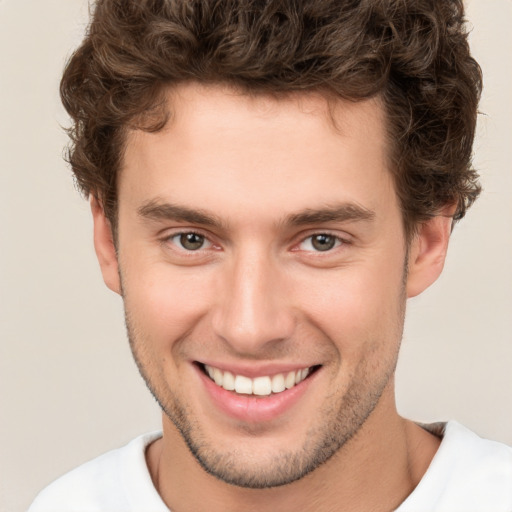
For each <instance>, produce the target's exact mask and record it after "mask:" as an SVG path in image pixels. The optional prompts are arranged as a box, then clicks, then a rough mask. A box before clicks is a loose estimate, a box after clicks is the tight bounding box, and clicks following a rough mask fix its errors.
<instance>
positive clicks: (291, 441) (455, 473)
mask: <svg viewBox="0 0 512 512" xmlns="http://www.w3.org/2000/svg"><path fill="white" fill-rule="evenodd" d="M463 16H464V13H463V8H462V5H461V3H460V2H457V1H451V2H448V1H446V0H443V1H441V0H439V1H438V2H421V1H411V2H396V1H392V0H389V1H384V0H383V1H379V2H376V1H373V2H370V1H368V2H367V1H361V2H337V1H334V0H331V1H329V0H316V1H314V0H310V1H302V2H281V1H270V2H263V1H255V0H254V1H249V0H248V1H240V0H239V1H234V0H233V1H231V0H224V1H222V2H220V1H213V0H202V1H193V0H176V1H168V0H167V1H165V0H160V1H157V0H146V1H137V2H136V1H128V0H124V1H123V0H103V1H99V2H97V4H96V6H95V10H94V15H93V19H92V23H91V26H90V28H89V32H88V34H87V37H86V38H85V40H84V42H83V43H82V45H81V47H80V48H79V49H78V50H77V52H76V53H75V54H74V56H73V57H72V58H71V60H70V62H69V63H68V66H67V68H66V71H65V73H64V77H63V81H62V85H61V93H62V98H63V102H64V105H65V106H66V108H67V110H68V112H69V113H70V115H71V117H72V118H73V121H74V125H73V128H72V130H71V131H70V134H71V137H72V146H71V149H70V154H69V158H70V162H71V165H72V167H73V171H74V172H75V176H76V179H77V182H78V184H79V185H80V187H81V189H82V190H83V192H84V193H85V194H86V195H87V196H90V197H91V208H92V213H93V219H94V241H95V247H96V252H97V255H98V260H99V263H100V266H101V270H102V273H103V277H104V280H105V283H106V284H107V286H108V287H109V288H111V289H112V290H114V291H115V292H117V293H119V294H120V295H121V296H122V297H123V300H124V305H125V312H126V324H127V329H128V335H129V340H130V345H131V348H132V351H133V354H134V357H135V360H136V362H137V364H138V367H139V369H140V372H141V374H142V376H143V377H144V379H145V380H146V383H147V385H148V387H149V389H150V390H151V392H152V393H153V395H154V396H155V398H156V399H157V401H158V403H159V404H160V406H161V408H162V411H163V416H162V417H163V435H161V436H160V435H149V436H142V437H140V438H138V439H136V440H134V441H133V442H132V443H130V444H129V445H128V446H127V447H125V448H123V449H120V450H116V451H113V452H110V453H108V454H106V455H104V456H102V457H100V458H99V459H96V460H94V461H92V462H90V463H87V464H86V465H84V466H81V467H80V468H78V469H76V470H75V471H73V472H71V473H69V474H68V475H65V476H64V477H62V478H61V479H60V480H58V481H57V482H55V483H54V484H52V485H51V486H50V487H49V488H47V489H46V490H45V491H43V492H42V493H41V494H40V496H39V497H38V498H37V499H36V501H35V502H34V504H33V506H32V508H31V509H30V510H31V511H32V512H37V511H50V510H51V511H60V510H62V511H64V510H66V511H73V510H80V511H83V510H87V511H89V510H90V511H92V510H95V511H96V510H105V511H117V510H119V511H121V510H122V511H132V510H133V511H165V510H169V509H170V510H172V511H175V512H181V511H202V510H208V511H217V510H218V511H239V510H258V511H266V510H269V511H270V510H272V511H275V510H279V511H291V510H296V509H300V510H307V511H333V510H354V511H356V510H361V511H368V510H382V511H390V510H399V511H400V512H406V511H422V510H425V511H427V510H428V511H431V510H442V511H454V510H478V511H501V510H503V511H506V510H511V509H512V449H510V448H508V447H506V446H503V445H500V444H498V443H494V442H491V441H485V440H482V439H480V438H478V437H477V436H476V435H475V434H473V433H471V432H470V431H468V430H467V429H465V428H464V427H462V426H461V425H459V424H457V423H455V422H449V423H448V424H446V425H445V424H436V425H428V426H420V425H418V424H415V423H413V422H411V421H409V420H406V419H404V418H401V417H400V416H399V415H398V413H397V411H396V407H395V400H394V371H395V366H396V361H397V356H398V351H399V346H400V341H401V336H402V330H403V322H404V315H405V303H406V299H407V298H408V297H413V296H415V295H418V294H419V293H421V292H422V291H423V290H424V289H426V288H427V287H428V286H429V285H430V284H432V283H433V282H434V281H435V280H436V279H437V277H438V276H439V275H440V273H441V271H442V267H443V263H444V259H445V255H446V250H447V246H448V241H449V236H450V232H451V228H452V224H453V221H454V220H458V219H460V218H461V217H463V215H464V214H465V211H466V210H467V208H468V207H469V206H470V205H471V204H472V203H473V201H474V200H475V199H476V197H477V196H478V193H479V185H478V182H477V176H476V173H475V171H474V170H473V168H472V167H471V150H472V141H473V136H474V128H475V121H476V109H477V103H478V98H479V94H480V88H481V77H480V70H479V67H478V65H477V64H476V62H475V61H474V60H473V59H472V57H471V56H470V54H469V50H468V46H467V42H466V33H465V28H464V23H463V21H464V20H463Z"/></svg>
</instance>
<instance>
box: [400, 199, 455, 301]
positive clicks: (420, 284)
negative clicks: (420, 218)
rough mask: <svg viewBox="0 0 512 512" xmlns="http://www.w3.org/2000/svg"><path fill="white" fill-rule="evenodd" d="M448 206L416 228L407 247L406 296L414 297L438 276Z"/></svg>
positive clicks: (447, 236)
mask: <svg viewBox="0 0 512 512" xmlns="http://www.w3.org/2000/svg"><path fill="white" fill-rule="evenodd" d="M451 210H452V208H450V209H449V211H444V212H442V213H441V214H439V215H437V216H436V217H433V218H431V219H429V220H427V221H425V222H424V223H422V224H421V225H420V226H419V228H418V233H417V234H416V236H415V237H414V239H413V240H412V242H411V245H410V247H409V260H408V265H409V272H408V276H407V297H415V296H416V295H419V294H420V293H421V292H423V291H424V290H425V289H426V288H428V287H429V286H430V285H431V284H433V283H434V282H435V281H436V280H437V278H438V277H439V276H440V274H441V272H442V270H443V267H444V262H445V259H446V252H447V250H448V242H449V240H450V233H451V227H452V216H451V213H452V212H451Z"/></svg>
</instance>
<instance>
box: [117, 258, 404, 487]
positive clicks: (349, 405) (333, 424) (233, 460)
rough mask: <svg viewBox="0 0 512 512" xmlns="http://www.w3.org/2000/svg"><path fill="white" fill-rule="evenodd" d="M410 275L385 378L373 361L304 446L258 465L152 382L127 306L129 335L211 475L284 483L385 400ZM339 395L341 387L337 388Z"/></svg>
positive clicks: (240, 482) (253, 483) (156, 391)
mask: <svg viewBox="0 0 512 512" xmlns="http://www.w3.org/2000/svg"><path fill="white" fill-rule="evenodd" d="M406 261H407V260H406ZM406 276H407V268H406V267H405V269H404V279H403V287H402V290H401V294H400V295H401V297H400V304H399V312H398V315H397V326H396V327H397V336H398V340H397V342H396V353H395V354H394V355H393V357H391V358H390V360H389V361H388V363H387V366H386V368H385V371H384V372H382V374H380V378H379V380H378V381H375V380H374V379H375V375H373V370H372V369H370V368H369V365H368V364H366V365H363V366H362V367H360V368H359V371H358V372H357V374H356V375H355V376H354V378H353V379H352V381H351V383H350V385H349V386H348V388H347V389H346V392H345V393H344V394H343V396H342V397H341V399H338V402H337V404H335V405H334V407H333V405H332V401H330V400H327V401H326V404H325V406H324V408H323V409H322V410H320V411H319V413H318V417H319V418H321V420H320V421H318V422H317V424H316V425H315V426H314V427H311V428H310V430H309V431H308V433H307V435H306V436H305V440H304V442H303V443H302V445H301V446H299V447H297V448H296V449H295V450H289V451H285V450H282V451H279V452H277V453H273V454H272V458H271V460H264V461H263V462H261V463H254V459H253V458H251V460H247V459H248V457H247V454H246V453H241V452H240V451H239V450H237V449H233V450H231V451H226V450H223V451H220V450H219V449H216V446H215V440H210V439H207V437H206V436H205V435H204V432H203V429H202V427H201V425H200V422H199V421H197V418H194V413H193V412H192V411H191V410H190V409H189V407H188V406H187V405H186V404H184V403H183V402H182V401H181V400H180V398H179V396H178V395H177V394H176V393H172V392H171V390H169V389H168V388H166V389H160V388H159V386H157V384H156V383H155V382H153V381H152V379H151V378H150V376H149V372H148V371H147V365H146V364H145V362H144V359H145V358H144V354H143V353H144V352H145V350H144V348H143V347H144V343H147V340H142V339H141V338H143V336H138V334H139V333H137V329H135V328H134V326H133V325H132V323H131V320H130V315H129V312H128V311H127V310H126V309H125V320H126V328H127V333H128V339H129V342H130V347H131V350H132V354H133V357H134V359H135V362H136V364H137V367H138V369H139V372H140V374H141V376H142V378H143V379H144V381H145V383H146V385H147V387H148V389H149V390H150V392H151V394H152V395H153V397H154V398H155V400H156V401H157V402H158V404H159V405H160V408H161V409H162V411H163V412H164V413H165V414H166V416H167V417H168V418H169V419H170V420H171V422H172V423H173V424H174V426H175V427H176V429H177V430H178V432H179V433H180V434H181V436H182V438H183V440H184V442H185V443H186V445H187V447H188V449H189V450H190V453H191V454H192V455H193V457H194V458H195V459H196V461H197V462H198V463H199V464H200V466H201V467H202V468H203V469H204V470H205V471H206V472H207V473H209V474H211V475H213V476H214V477H216V478H218V479H219V480H221V481H223V482H225V483H228V484H231V485H235V486H238V487H243V488H248V489H265V488H271V487H278V486H283V485H287V484H290V483H292V482H294V481H296V480H300V479H301V478H303V477H305V476H306V475H308V474H309V473H311V472H313V471H314V470H315V469H317V468H318V467H320V466H321V465H322V464H324V463H325V462H327V461H328V460H329V459H330V458H331V457H333V456H334V455H335V454H336V453H338V452H339V451H340V450H341V449H342V448H343V447H344V446H345V445H346V444H347V443H348V442H349V441H350V440H351V439H352V438H354V437H355V436H356V434H357V433H358V432H359V431H360V429H361V427H362V426H363V425H364V424H365V422H366V420H367V419H368V418H369V416H370V415H371V413H372V412H373V411H374V409H375V407H376V406H377V404H378V403H379V400H380V398H381V396H382V394H383V393H384V390H385V389H386V387H387V386H388V384H389V383H390V380H391V379H392V378H393V376H394V373H395V368H396V363H397V360H398V349H399V346H400V340H401V338H402V332H403V325H404V318H405V301H406V298H405V282H406ZM125 304H126V302H125ZM388 341H390V340H388ZM334 394H336V391H334V392H333V395H334Z"/></svg>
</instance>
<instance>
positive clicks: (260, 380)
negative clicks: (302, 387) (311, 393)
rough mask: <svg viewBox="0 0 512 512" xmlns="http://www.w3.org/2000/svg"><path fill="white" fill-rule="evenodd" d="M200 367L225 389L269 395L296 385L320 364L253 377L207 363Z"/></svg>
mask: <svg viewBox="0 0 512 512" xmlns="http://www.w3.org/2000/svg"><path fill="white" fill-rule="evenodd" d="M200 367H201V369H202V370H203V372H204V373H205V374H206V375H207V376H208V377H209V378H210V379H211V380H212V381H213V382H215V384H216V385H217V386H219V387H221V388H223V389H225V390H226V391H234V392H235V393H237V394H241V395H256V396H270V395H273V394H278V393H282V392H283V391H286V390H288V389H291V388H293V387H295V386H297V385H298V384H300V383H301V382H302V381H303V380H305V379H307V378H308V377H309V376H311V375H312V374H313V373H314V372H315V371H317V370H318V369H319V368H320V365H316V366H310V367H307V368H300V369H297V370H293V371H290V372H285V373H277V374H275V375H264V376H260V377H255V378H253V379H251V378H250V377H246V376H245V375H235V374H233V373H231V372H229V371H224V370H221V369H219V368H215V367H214V366H210V365H207V364H200Z"/></svg>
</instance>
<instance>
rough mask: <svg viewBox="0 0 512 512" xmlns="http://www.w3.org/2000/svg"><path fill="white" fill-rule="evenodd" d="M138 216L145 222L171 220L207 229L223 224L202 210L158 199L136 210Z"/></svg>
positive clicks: (217, 218) (214, 216)
mask: <svg viewBox="0 0 512 512" xmlns="http://www.w3.org/2000/svg"><path fill="white" fill-rule="evenodd" d="M137 212H138V214H139V215H140V216H141V217H142V218H143V219H147V220H154V221H159V220H172V221H175V222H189V223H190V224H201V225H203V226H207V227H215V228H220V227H224V226H225V223H224V222H223V221H222V220H221V219H220V218H219V217H217V216H216V215H212V214H211V213H207V212H205V211H203V210H200V209H199V210H196V209H191V208H187V207H185V206H178V205H175V204H171V203H167V202H162V201H160V200H159V199H152V200H151V201H148V202H147V203H145V204H144V205H142V206H141V207H140V208H139V209H138V210H137Z"/></svg>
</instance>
